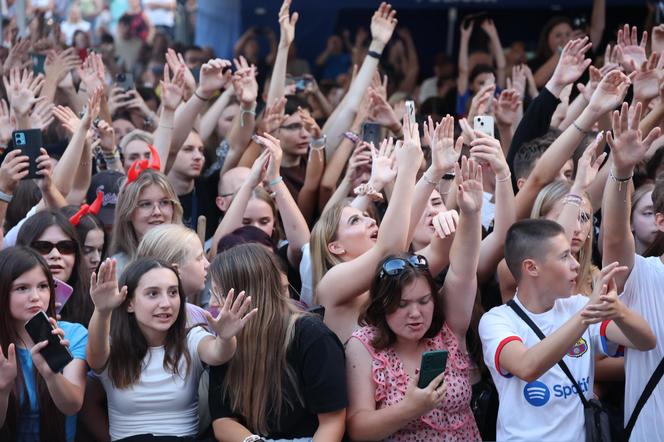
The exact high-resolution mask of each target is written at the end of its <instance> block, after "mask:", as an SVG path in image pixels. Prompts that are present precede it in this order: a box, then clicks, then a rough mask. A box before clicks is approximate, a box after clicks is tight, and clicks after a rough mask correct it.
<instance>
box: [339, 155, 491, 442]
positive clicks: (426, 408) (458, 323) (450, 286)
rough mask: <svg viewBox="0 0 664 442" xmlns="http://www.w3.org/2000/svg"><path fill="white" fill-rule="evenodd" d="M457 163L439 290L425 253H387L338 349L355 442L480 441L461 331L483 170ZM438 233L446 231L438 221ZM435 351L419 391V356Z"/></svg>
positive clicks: (473, 279)
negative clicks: (438, 369) (437, 356)
mask: <svg viewBox="0 0 664 442" xmlns="http://www.w3.org/2000/svg"><path fill="white" fill-rule="evenodd" d="M462 163H463V166H464V167H462V168H460V169H459V168H458V167H457V171H456V172H457V173H456V184H457V186H458V193H457V204H458V206H459V209H460V216H459V219H458V223H457V226H456V234H455V236H454V240H453V243H452V247H451V249H450V253H449V259H450V266H449V270H448V272H447V275H446V276H445V282H444V283H443V286H442V289H441V290H438V287H437V285H436V283H435V282H434V279H433V277H432V275H431V272H430V269H429V265H428V261H427V259H426V258H425V257H424V256H422V255H411V254H399V255H393V256H389V257H388V258H386V259H384V260H383V261H382V262H381V263H380V265H379V266H378V269H377V272H376V273H375V276H374V278H373V282H372V283H371V289H370V292H369V300H368V303H367V305H366V307H365V309H364V312H363V314H362V316H361V317H360V322H361V323H362V324H363V327H362V328H360V329H357V330H355V331H354V332H353V334H352V336H351V339H350V340H349V341H348V343H347V345H346V371H347V375H348V396H349V407H348V415H347V426H348V433H349V435H350V437H351V438H352V439H353V440H388V441H410V440H427V441H429V440H431V441H434V440H463V441H479V440H481V437H480V434H479V431H478V429H477V425H476V423H475V419H474V416H473V413H472V411H471V409H470V398H471V394H472V387H471V384H470V370H471V365H472V363H471V360H470V357H469V355H468V349H467V348H466V332H467V331H468V327H469V325H470V320H471V315H472V312H473V305H474V302H475V296H476V292H477V266H478V262H479V255H480V242H481V237H482V224H481V210H482V201H483V190H482V171H481V167H479V166H477V165H476V164H475V162H474V161H473V160H470V161H466V160H465V158H463V159H462ZM436 235H437V236H438V237H445V236H446V235H445V233H444V232H443V231H442V228H440V226H439V225H437V226H436ZM434 350H446V351H447V352H448V358H447V365H446V368H445V370H444V372H443V373H441V374H440V375H438V376H437V377H435V378H434V379H433V380H432V381H431V382H430V383H429V385H426V386H424V388H420V387H418V380H419V368H420V366H421V360H422V353H423V352H425V351H434Z"/></svg>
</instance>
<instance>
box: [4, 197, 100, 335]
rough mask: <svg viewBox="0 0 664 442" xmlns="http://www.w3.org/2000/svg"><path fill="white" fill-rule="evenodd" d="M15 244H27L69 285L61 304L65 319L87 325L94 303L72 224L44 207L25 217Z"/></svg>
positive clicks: (52, 272) (60, 214) (63, 216)
mask: <svg viewBox="0 0 664 442" xmlns="http://www.w3.org/2000/svg"><path fill="white" fill-rule="evenodd" d="M16 244H17V245H22V246H26V247H30V248H32V249H33V250H35V251H36V252H37V253H39V254H40V255H41V256H42V257H43V258H44V259H45V260H46V262H47V263H48V267H49V270H50V271H51V274H52V275H53V277H54V278H57V279H58V280H60V281H62V282H65V283H67V284H69V285H70V286H71V287H72V288H73V289H74V291H73V292H72V295H71V296H70V298H69V299H68V300H67V303H66V304H65V305H64V306H59V307H62V310H61V311H60V316H61V318H62V319H64V320H65V321H69V322H78V323H80V324H83V325H85V326H86V327H87V325H88V322H89V321H90V317H91V316H92V311H93V310H94V306H93V305H92V301H91V300H90V295H89V290H88V287H89V280H88V278H87V277H86V275H87V273H86V271H85V267H86V266H85V261H84V259H83V254H82V252H81V245H80V243H79V242H78V235H77V234H76V230H75V229H74V226H72V225H71V223H70V222H69V218H67V217H66V216H65V215H64V214H62V213H61V212H60V211H55V210H45V211H43V212H38V213H36V214H35V215H33V216H31V217H30V218H28V219H27V220H26V221H25V222H24V223H23V225H22V226H21V229H20V230H19V232H18V236H17V237H16Z"/></svg>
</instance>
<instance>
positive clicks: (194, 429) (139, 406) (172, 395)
mask: <svg viewBox="0 0 664 442" xmlns="http://www.w3.org/2000/svg"><path fill="white" fill-rule="evenodd" d="M207 336H211V335H210V334H209V333H207V332H206V331H205V330H203V329H202V328H201V327H194V328H193V329H191V330H190V331H189V334H188V335H187V348H188V349H189V354H190V355H191V366H190V367H189V373H188V374H185V373H186V371H185V368H184V367H185V365H184V364H185V360H184V358H182V359H181V361H180V370H181V375H180V376H177V375H174V374H173V373H170V372H167V371H165V370H164V347H151V348H150V349H149V350H148V354H147V355H146V356H145V360H144V362H143V365H144V368H143V371H142V372H141V378H140V379H139V381H138V382H137V383H136V384H134V385H132V386H131V387H129V388H127V389H123V390H120V389H117V388H115V387H114V386H113V383H112V382H111V379H110V378H109V377H108V369H105V370H104V371H103V372H102V373H101V374H100V375H99V379H100V380H101V382H102V384H103V386H104V390H106V395H107V397H108V418H109V427H110V434H111V440H118V439H122V438H125V437H129V436H134V435H137V434H153V435H155V436H178V437H184V436H195V435H196V434H197V433H198V381H199V379H200V376H201V373H202V372H203V368H204V367H203V363H202V362H201V360H200V357H199V356H198V344H199V343H200V342H201V340H202V339H203V338H205V337H207Z"/></svg>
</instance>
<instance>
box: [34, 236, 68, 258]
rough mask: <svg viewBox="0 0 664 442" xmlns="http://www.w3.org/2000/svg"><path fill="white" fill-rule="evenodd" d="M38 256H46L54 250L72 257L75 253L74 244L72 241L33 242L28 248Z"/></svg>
mask: <svg viewBox="0 0 664 442" xmlns="http://www.w3.org/2000/svg"><path fill="white" fill-rule="evenodd" d="M30 247H32V248H33V249H34V250H35V251H36V252H37V253H39V254H40V255H48V254H49V253H51V251H52V250H53V249H54V248H55V249H58V252H60V253H62V254H63V255H73V254H74V253H75V252H76V242H75V241H72V240H66V241H58V242H56V243H52V242H50V241H35V242H33V243H32V245H31V246H30Z"/></svg>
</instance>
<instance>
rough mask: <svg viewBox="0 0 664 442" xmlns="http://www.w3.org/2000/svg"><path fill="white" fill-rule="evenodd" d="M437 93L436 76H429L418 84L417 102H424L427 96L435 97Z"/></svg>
mask: <svg viewBox="0 0 664 442" xmlns="http://www.w3.org/2000/svg"><path fill="white" fill-rule="evenodd" d="M437 95H438V77H436V76H433V77H429V78H427V79H426V80H424V81H423V82H422V85H421V86H420V96H419V102H420V103H424V102H425V101H426V100H427V98H431V97H435V96H437Z"/></svg>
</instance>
